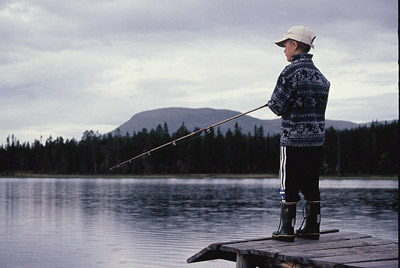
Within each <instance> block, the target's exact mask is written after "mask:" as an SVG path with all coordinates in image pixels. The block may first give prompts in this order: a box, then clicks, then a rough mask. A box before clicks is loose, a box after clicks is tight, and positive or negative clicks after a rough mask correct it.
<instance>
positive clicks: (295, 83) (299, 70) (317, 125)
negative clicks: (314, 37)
mask: <svg viewBox="0 0 400 268" xmlns="http://www.w3.org/2000/svg"><path fill="white" fill-rule="evenodd" d="M329 87H330V83H329V81H328V80H327V79H326V78H325V77H324V75H323V74H322V73H321V72H320V71H319V70H318V69H317V67H315V65H314V63H313V61H312V55H311V54H308V53H303V54H298V55H294V56H293V57H292V61H291V64H289V65H288V66H286V67H285V69H284V70H283V71H282V73H281V74H280V76H279V78H278V81H277V83H276V87H275V89H274V92H273V93H272V96H271V100H269V101H268V107H269V108H270V109H271V111H272V112H274V113H275V114H276V115H278V116H282V125H281V140H280V144H281V146H295V147H308V146H322V145H323V143H324V140H325V110H326V105H327V103H328V93H329Z"/></svg>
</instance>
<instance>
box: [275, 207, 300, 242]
mask: <svg viewBox="0 0 400 268" xmlns="http://www.w3.org/2000/svg"><path fill="white" fill-rule="evenodd" d="M296 204H297V203H296V202H282V203H281V221H280V223H279V227H278V231H275V232H273V233H272V238H274V239H276V240H281V241H288V242H293V241H294V225H295V223H296Z"/></svg>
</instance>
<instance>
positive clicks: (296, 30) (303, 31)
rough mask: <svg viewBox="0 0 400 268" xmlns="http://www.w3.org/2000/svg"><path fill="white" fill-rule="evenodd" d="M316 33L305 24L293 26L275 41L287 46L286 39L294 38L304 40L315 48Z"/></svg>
mask: <svg viewBox="0 0 400 268" xmlns="http://www.w3.org/2000/svg"><path fill="white" fill-rule="evenodd" d="M315 37H316V36H315V34H314V32H313V30H311V29H310V28H308V27H305V26H293V27H292V28H290V29H289V30H287V31H286V33H285V35H284V36H283V37H282V38H281V39H279V40H276V41H274V42H275V44H277V45H278V46H280V47H284V46H285V41H286V40H288V39H292V40H295V41H298V42H302V43H304V44H306V45H309V46H310V47H312V48H314V45H313V44H312V43H313V41H314V39H315Z"/></svg>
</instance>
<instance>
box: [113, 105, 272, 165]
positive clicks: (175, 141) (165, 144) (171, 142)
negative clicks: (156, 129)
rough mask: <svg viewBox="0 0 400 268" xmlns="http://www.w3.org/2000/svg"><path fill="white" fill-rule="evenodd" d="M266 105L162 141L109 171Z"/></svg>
mask: <svg viewBox="0 0 400 268" xmlns="http://www.w3.org/2000/svg"><path fill="white" fill-rule="evenodd" d="M267 106H268V104H264V105H262V106H260V107H258V108H255V109H253V110H250V111H247V112H245V113H241V114H238V115H235V116H232V117H230V118H228V119H225V120H222V121H220V122H218V123H215V124H213V125H211V126H208V127H205V128H203V129H199V130H196V131H194V132H192V133H190V134H187V135H185V136H182V137H180V138H178V139H175V140H173V141H170V142H167V143H164V144H162V145H160V146H158V147H156V148H153V149H151V150H148V151H146V152H144V153H141V154H139V155H137V156H135V157H132V158H130V159H128V160H126V161H124V162H121V163H119V164H117V165H115V166H113V167H112V168H110V169H109V171H111V170H113V169H115V168H119V167H120V166H122V165H125V164H126V163H131V162H132V161H134V160H136V159H138V158H141V157H143V156H145V155H148V156H150V154H151V153H152V152H155V151H157V150H159V149H161V148H164V147H166V146H168V145H171V144H172V145H176V143H177V142H178V141H181V140H183V139H186V138H189V137H191V136H193V135H196V134H198V133H201V132H203V131H207V132H210V129H211V128H213V127H216V126H219V125H222V124H224V123H226V122H229V121H232V120H234V119H236V118H239V117H241V116H244V115H246V114H249V113H252V112H255V111H257V110H260V109H262V108H264V107H267Z"/></svg>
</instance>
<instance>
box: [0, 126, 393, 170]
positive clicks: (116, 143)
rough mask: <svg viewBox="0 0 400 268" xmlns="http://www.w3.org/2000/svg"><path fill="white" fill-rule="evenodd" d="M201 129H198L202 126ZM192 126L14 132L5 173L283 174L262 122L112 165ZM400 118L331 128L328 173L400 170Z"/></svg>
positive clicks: (3, 155) (1, 150)
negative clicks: (41, 136) (43, 136)
mask: <svg viewBox="0 0 400 268" xmlns="http://www.w3.org/2000/svg"><path fill="white" fill-rule="evenodd" d="M196 130H198V129H194V130H193V131H196ZM189 133H190V131H189V130H188V129H187V128H186V127H185V125H184V124H182V126H181V127H180V128H179V129H178V130H176V132H174V133H172V134H171V135H170V134H169V130H168V126H167V124H166V123H164V125H163V126H162V125H158V126H157V127H156V128H155V129H151V130H150V131H149V130H147V129H142V130H141V131H138V132H134V133H133V134H132V135H129V134H128V133H127V134H126V135H121V133H120V132H119V131H117V132H116V133H114V134H113V135H112V134H110V133H109V134H106V135H101V134H100V133H98V132H95V131H92V130H88V131H85V132H84V133H83V136H82V138H81V140H80V141H78V140H76V139H67V140H64V139H63V138H62V137H57V138H56V139H53V138H52V137H51V136H50V137H49V138H48V139H47V140H46V141H45V142H42V141H39V140H35V141H34V142H33V143H29V142H23V143H21V142H20V141H19V140H18V139H17V138H16V137H15V136H13V135H12V136H9V137H7V139H6V144H4V145H2V146H1V147H0V174H2V175H13V174H15V173H27V174H82V175H84V174H87V175H100V174H137V175H151V174H201V173H215V174H228V173H231V174H249V173H278V170H279V139H280V136H279V134H277V135H264V130H263V128H262V126H260V127H257V126H254V131H253V133H243V132H242V130H241V128H240V127H239V125H238V124H237V123H236V125H235V127H234V129H233V130H230V129H229V130H228V131H227V132H226V133H225V134H222V133H221V131H220V129H219V128H218V129H217V130H215V129H213V128H211V129H210V130H209V131H208V132H202V133H201V134H199V135H195V136H192V137H190V138H188V139H185V140H182V141H180V142H177V143H176V144H171V145H169V146H167V147H164V148H163V149H161V150H159V151H156V152H153V153H152V154H151V155H146V156H144V157H142V158H140V159H137V160H135V161H132V163H127V164H125V165H123V166H121V167H119V168H116V169H113V170H112V171H111V172H110V171H109V169H110V168H111V167H113V166H114V165H117V164H118V163H120V162H122V161H125V160H127V159H130V158H131V157H133V156H135V155H139V154H141V153H143V152H146V151H148V150H150V149H152V148H155V147H157V146H159V145H161V144H164V143H167V142H170V141H172V140H175V139H177V138H179V137H182V136H184V135H187V134H189ZM397 135H398V121H394V122H385V123H378V122H373V123H372V124H371V125H370V126H368V127H367V126H359V127H357V128H353V129H346V130H336V129H334V128H329V129H327V130H326V141H325V146H324V156H323V159H322V164H321V173H322V174H323V175H395V174H397V172H398V144H397V140H398V136H397Z"/></svg>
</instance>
